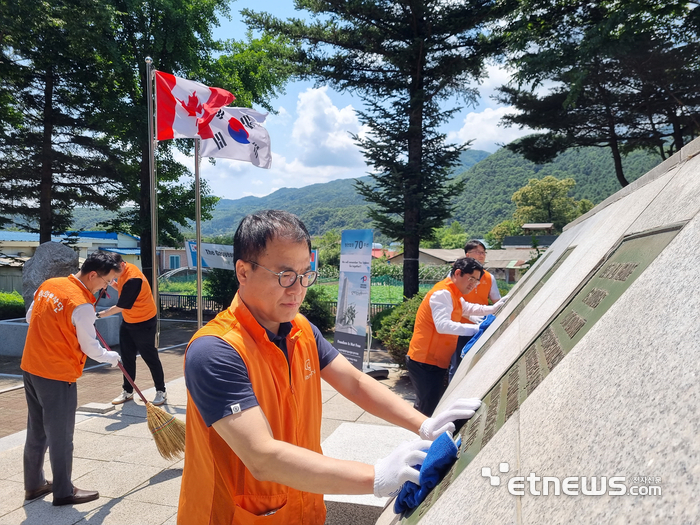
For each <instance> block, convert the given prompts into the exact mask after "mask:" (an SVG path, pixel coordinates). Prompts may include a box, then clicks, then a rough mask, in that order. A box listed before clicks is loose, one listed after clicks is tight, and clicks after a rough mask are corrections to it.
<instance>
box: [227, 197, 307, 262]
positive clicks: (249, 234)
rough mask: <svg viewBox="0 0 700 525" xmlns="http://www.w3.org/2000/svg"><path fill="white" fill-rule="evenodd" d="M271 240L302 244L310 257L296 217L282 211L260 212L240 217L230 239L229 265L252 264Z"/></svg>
mask: <svg viewBox="0 0 700 525" xmlns="http://www.w3.org/2000/svg"><path fill="white" fill-rule="evenodd" d="M273 239H285V240H289V241H292V242H299V243H302V242H305V243H306V245H307V246H308V247H309V254H310V253H311V236H310V235H309V232H308V231H307V229H306V226H304V223H303V222H301V220H300V219H299V217H297V216H296V215H294V214H292V213H289V212H286V211H282V210H264V211H259V212H256V213H251V214H250V215H246V216H245V217H243V220H242V221H241V223H240V224H239V225H238V229H237V230H236V233H235V235H234V236H233V264H234V265H235V264H236V263H237V262H238V260H239V259H243V260H244V261H255V260H256V259H257V258H258V256H259V255H260V253H261V252H262V251H263V250H264V249H265V247H266V246H267V243H268V242H270V241H272V240H273Z"/></svg>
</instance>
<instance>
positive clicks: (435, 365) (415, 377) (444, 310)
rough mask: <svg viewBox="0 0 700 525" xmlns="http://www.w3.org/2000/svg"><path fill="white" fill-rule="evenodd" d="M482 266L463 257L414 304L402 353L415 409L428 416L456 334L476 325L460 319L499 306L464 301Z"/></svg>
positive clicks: (440, 390) (475, 328) (468, 332)
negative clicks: (409, 335) (410, 333)
mask: <svg viewBox="0 0 700 525" xmlns="http://www.w3.org/2000/svg"><path fill="white" fill-rule="evenodd" d="M483 273H484V269H483V267H482V266H481V264H479V262H477V261H476V260H474V259H472V258H469V257H464V258H462V259H457V260H456V261H455V263H454V264H453V265H452V270H450V275H449V276H448V277H446V278H445V279H443V280H442V281H440V282H439V283H437V284H436V285H435V286H433V288H432V289H431V290H430V291H429V292H428V293H427V294H426V296H425V297H424V298H423V301H422V302H421V304H420V306H419V307H418V313H417V314H416V323H415V327H414V329H413V337H412V338H411V343H410V344H409V348H408V353H407V354H406V368H407V369H408V376H409V377H410V378H411V383H413V386H414V388H415V389H416V402H415V404H414V405H413V406H414V407H415V408H416V409H417V410H418V411H420V412H421V413H423V414H425V415H426V416H430V415H431V414H432V413H433V411H434V410H435V407H436V406H437V404H438V402H439V401H440V398H441V397H442V394H443V393H444V392H445V373H446V372H447V367H448V366H449V364H450V358H451V357H452V354H454V351H455V346H456V345H457V338H458V337H459V336H460V335H464V336H472V335H474V334H475V333H476V332H477V331H478V329H479V326H478V325H475V324H467V323H464V322H463V320H462V319H463V318H464V317H469V316H472V315H479V316H481V315H488V314H491V313H494V312H496V311H497V310H498V309H499V308H500V307H501V302H498V303H496V304H495V305H493V306H483V305H478V304H473V303H468V302H466V301H465V300H464V298H463V296H464V295H466V294H468V293H469V292H471V291H472V290H473V289H474V288H476V286H477V285H478V283H479V281H480V280H481V278H482V275H483Z"/></svg>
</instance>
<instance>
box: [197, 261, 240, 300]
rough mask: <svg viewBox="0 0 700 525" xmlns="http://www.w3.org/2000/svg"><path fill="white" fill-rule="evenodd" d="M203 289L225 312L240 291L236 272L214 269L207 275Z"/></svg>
mask: <svg viewBox="0 0 700 525" xmlns="http://www.w3.org/2000/svg"><path fill="white" fill-rule="evenodd" d="M202 287H203V288H204V293H205V295H209V296H211V297H212V299H214V301H216V302H217V303H218V304H219V305H220V306H221V309H222V310H224V309H226V308H228V305H229V304H231V300H232V299H233V296H234V295H236V292H237V291H238V278H237V277H236V272H234V271H232V270H224V269H222V268H213V269H212V270H211V271H210V272H209V274H208V275H207V278H206V279H205V280H204V283H202ZM195 290H196V289H195Z"/></svg>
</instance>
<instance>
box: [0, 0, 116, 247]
mask: <svg viewBox="0 0 700 525" xmlns="http://www.w3.org/2000/svg"><path fill="white" fill-rule="evenodd" d="M0 27H2V28H3V29H2V34H1V36H0V39H1V40H0V104H1V105H0V107H1V108H2V109H0V214H1V215H2V216H3V218H2V219H0V221H1V222H4V223H7V222H9V221H10V216H15V217H16V216H20V217H22V218H23V219H24V221H25V223H26V224H25V225H24V226H25V227H26V228H29V229H31V230H34V231H37V230H38V231H39V238H40V242H46V241H49V240H51V234H52V233H57V232H64V231H66V230H67V229H68V228H69V227H70V222H71V210H72V209H73V208H74V206H76V205H78V204H92V205H98V206H101V207H104V208H107V209H116V207H117V206H118V204H119V203H120V202H121V200H122V197H123V192H122V190H121V188H120V185H119V183H118V180H119V177H120V171H121V170H122V169H123V167H124V162H125V157H124V155H123V152H122V151H120V150H118V149H114V148H112V147H111V146H110V143H109V137H108V136H107V134H106V127H105V125H104V115H103V112H102V110H101V108H100V105H99V96H97V93H98V92H99V90H100V88H99V84H100V83H101V82H104V81H105V78H106V77H108V72H107V70H106V69H105V64H104V62H103V60H102V59H101V56H100V50H99V49H98V48H97V47H96V46H97V45H99V42H100V41H101V40H102V39H103V38H104V37H105V36H108V34H109V31H110V13H109V11H108V10H105V9H104V8H103V6H100V5H99V4H96V3H94V2H89V1H86V0H68V1H64V2H40V1H38V0H22V1H17V0H1V1H0ZM37 225H38V226H37Z"/></svg>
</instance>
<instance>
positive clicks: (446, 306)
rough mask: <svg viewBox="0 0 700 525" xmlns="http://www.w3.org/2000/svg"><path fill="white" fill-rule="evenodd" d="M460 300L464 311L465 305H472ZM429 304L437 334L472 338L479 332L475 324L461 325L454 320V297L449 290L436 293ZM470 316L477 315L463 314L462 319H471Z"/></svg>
mask: <svg viewBox="0 0 700 525" xmlns="http://www.w3.org/2000/svg"><path fill="white" fill-rule="evenodd" d="M460 300H461V304H462V307H463V310H464V305H465V304H471V303H466V302H465V301H464V299H462V298H460ZM429 304H430V311H431V313H432V316H433V323H435V330H436V331H437V333H439V334H452V335H469V336H471V335H474V334H475V333H476V332H477V331H478V327H477V326H475V325H473V324H468V323H460V322H458V321H453V320H452V296H451V295H450V292H448V291H447V290H438V291H437V292H434V293H433V295H431V296H430V302H429ZM470 315H475V314H471V313H466V312H463V313H462V317H469V316H470ZM476 315H478V314H476Z"/></svg>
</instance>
